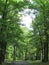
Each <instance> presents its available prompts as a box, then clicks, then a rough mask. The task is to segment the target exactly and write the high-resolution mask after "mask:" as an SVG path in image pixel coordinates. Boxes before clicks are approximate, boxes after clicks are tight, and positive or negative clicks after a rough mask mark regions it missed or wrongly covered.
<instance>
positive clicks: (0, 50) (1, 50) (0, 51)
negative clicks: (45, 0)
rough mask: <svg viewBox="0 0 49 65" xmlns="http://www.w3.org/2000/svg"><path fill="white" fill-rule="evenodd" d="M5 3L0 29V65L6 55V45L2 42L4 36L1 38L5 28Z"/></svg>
mask: <svg viewBox="0 0 49 65" xmlns="http://www.w3.org/2000/svg"><path fill="white" fill-rule="evenodd" d="M7 1H8V0H6V2H5V6H4V11H3V16H2V28H1V30H0V31H1V41H0V64H2V62H4V59H5V53H6V45H7V42H6V41H5V40H4V38H3V37H4V36H2V33H3V30H5V28H6V26H5V23H4V22H5V21H6V15H7Z"/></svg>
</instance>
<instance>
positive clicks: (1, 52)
mask: <svg viewBox="0 0 49 65" xmlns="http://www.w3.org/2000/svg"><path fill="white" fill-rule="evenodd" d="M5 53H6V42H4V43H3V42H0V64H2V62H4V59H5Z"/></svg>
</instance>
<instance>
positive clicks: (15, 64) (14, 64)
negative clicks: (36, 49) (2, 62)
mask: <svg viewBox="0 0 49 65" xmlns="http://www.w3.org/2000/svg"><path fill="white" fill-rule="evenodd" d="M6 65H30V64H28V63H27V62H26V61H14V62H11V63H7V64H6Z"/></svg>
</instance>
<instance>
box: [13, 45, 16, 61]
mask: <svg viewBox="0 0 49 65" xmlns="http://www.w3.org/2000/svg"><path fill="white" fill-rule="evenodd" d="M13 49H14V50H13V61H15V60H16V46H15V45H14V46H13Z"/></svg>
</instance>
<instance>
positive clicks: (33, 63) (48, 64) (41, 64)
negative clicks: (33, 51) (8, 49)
mask: <svg viewBox="0 0 49 65" xmlns="http://www.w3.org/2000/svg"><path fill="white" fill-rule="evenodd" d="M27 62H28V63H29V64H30V65H49V61H48V62H41V61H40V60H37V61H27Z"/></svg>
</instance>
